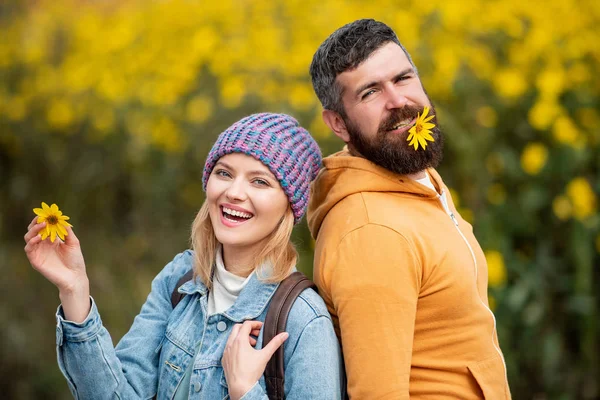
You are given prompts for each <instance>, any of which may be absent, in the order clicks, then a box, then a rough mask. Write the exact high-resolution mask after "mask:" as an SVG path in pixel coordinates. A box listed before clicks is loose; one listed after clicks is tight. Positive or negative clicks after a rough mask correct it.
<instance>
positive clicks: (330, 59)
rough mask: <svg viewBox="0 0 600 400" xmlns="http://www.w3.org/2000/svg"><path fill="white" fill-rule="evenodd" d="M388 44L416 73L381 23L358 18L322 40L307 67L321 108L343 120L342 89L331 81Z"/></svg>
mask: <svg viewBox="0 0 600 400" xmlns="http://www.w3.org/2000/svg"><path fill="white" fill-rule="evenodd" d="M389 42H394V43H396V44H397V45H398V46H400V47H401V48H402V50H404V53H406V57H408V61H410V63H411V65H412V66H413V68H414V70H415V73H416V72H417V69H416V67H415V65H414V63H413V62H412V59H411V58H410V55H409V54H408V52H407V51H406V49H405V48H404V46H402V44H400V41H399V40H398V37H397V36H396V33H394V31H393V30H392V28H390V27H389V26H387V25H386V24H384V23H383V22H379V21H375V20H373V19H359V20H357V21H354V22H351V23H349V24H346V25H344V26H342V27H341V28H339V29H338V30H336V31H335V32H333V33H332V34H331V35H330V36H329V37H328V38H327V39H325V41H324V42H323V43H321V46H319V48H318V49H317V51H316V53H315V55H314V56H313V59H312V63H311V64H310V76H311V79H312V85H313V88H314V90H315V93H316V94H317V97H318V98H319V101H320V102H321V105H323V108H325V109H327V110H332V111H335V112H337V113H338V114H340V115H341V116H343V117H345V116H346V113H345V111H344V105H343V104H342V88H341V87H340V85H339V84H337V83H336V81H335V78H336V77H337V76H338V75H339V74H341V73H342V72H344V71H348V70H351V69H354V68H356V67H358V66H359V65H360V64H361V63H362V62H363V61H365V60H366V59H367V58H369V56H370V55H371V54H372V53H373V52H374V51H376V50H378V49H379V48H380V47H381V46H383V45H384V44H387V43H389Z"/></svg>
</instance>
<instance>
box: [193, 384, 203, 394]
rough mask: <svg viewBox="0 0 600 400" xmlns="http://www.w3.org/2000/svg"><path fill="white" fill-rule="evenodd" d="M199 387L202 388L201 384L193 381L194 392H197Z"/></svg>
mask: <svg viewBox="0 0 600 400" xmlns="http://www.w3.org/2000/svg"><path fill="white" fill-rule="evenodd" d="M200 389H202V385H201V384H200V382H195V383H194V391H195V392H196V393H198V392H199V391H200Z"/></svg>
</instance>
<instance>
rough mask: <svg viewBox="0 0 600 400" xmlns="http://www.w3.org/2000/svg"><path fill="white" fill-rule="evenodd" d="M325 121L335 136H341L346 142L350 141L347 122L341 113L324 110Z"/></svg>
mask: <svg viewBox="0 0 600 400" xmlns="http://www.w3.org/2000/svg"><path fill="white" fill-rule="evenodd" d="M322 115H323V122H325V124H326V125H327V126H328V127H329V129H331V130H332V131H333V133H335V136H337V137H339V138H340V139H342V140H343V141H344V143H349V142H350V134H349V133H348V129H347V128H346V123H345V122H344V120H343V118H342V117H341V116H340V114H338V113H336V112H335V111H331V110H323V114H322Z"/></svg>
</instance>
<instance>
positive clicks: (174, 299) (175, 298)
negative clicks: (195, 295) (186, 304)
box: [171, 269, 194, 309]
mask: <svg viewBox="0 0 600 400" xmlns="http://www.w3.org/2000/svg"><path fill="white" fill-rule="evenodd" d="M193 277H194V270H193V269H190V270H189V271H188V272H186V273H185V275H184V276H182V277H181V278H179V280H178V281H177V285H175V289H174V290H173V293H171V305H172V306H173V309H175V307H176V306H177V304H179V302H180V301H181V299H183V297H184V296H185V293H179V291H178V290H177V289H179V288H180V287H181V285H183V284H184V283H186V282H187V281H189V280H192V278H193Z"/></svg>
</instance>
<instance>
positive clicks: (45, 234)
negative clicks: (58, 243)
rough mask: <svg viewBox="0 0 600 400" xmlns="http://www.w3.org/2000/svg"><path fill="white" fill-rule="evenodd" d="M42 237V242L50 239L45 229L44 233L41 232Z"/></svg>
mask: <svg viewBox="0 0 600 400" xmlns="http://www.w3.org/2000/svg"><path fill="white" fill-rule="evenodd" d="M40 236H41V237H42V240H46V238H47V237H48V231H47V230H46V229H44V230H43V231H42V232H40Z"/></svg>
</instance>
